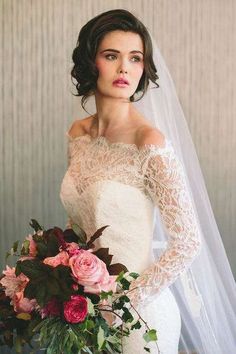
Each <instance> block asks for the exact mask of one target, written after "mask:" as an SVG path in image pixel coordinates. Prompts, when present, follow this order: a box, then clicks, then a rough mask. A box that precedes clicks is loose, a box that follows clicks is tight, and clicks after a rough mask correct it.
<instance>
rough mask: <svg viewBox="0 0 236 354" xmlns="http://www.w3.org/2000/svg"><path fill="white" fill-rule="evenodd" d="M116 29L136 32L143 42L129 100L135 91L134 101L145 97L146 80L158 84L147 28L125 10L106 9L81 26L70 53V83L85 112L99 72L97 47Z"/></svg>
mask: <svg viewBox="0 0 236 354" xmlns="http://www.w3.org/2000/svg"><path fill="white" fill-rule="evenodd" d="M115 30H122V31H125V32H133V33H137V34H139V35H140V37H141V38H142V41H143V45H144V71H143V74H142V77H141V79H140V81H139V84H138V87H137V89H136V91H135V92H134V94H133V95H132V96H131V97H130V98H129V99H130V101H131V102H135V99H134V95H135V93H138V92H142V95H141V97H139V99H137V100H136V101H139V100H140V99H141V98H142V97H143V96H144V94H145V92H146V91H147V88H148V85H149V80H151V81H152V82H154V83H155V85H156V86H157V87H159V85H158V84H157V83H156V80H157V79H158V78H159V77H158V75H157V74H156V72H157V70H156V67H155V64H154V62H153V57H152V56H153V49H152V41H151V37H150V35H149V33H148V30H147V28H146V27H145V26H144V24H143V23H142V22H141V21H140V20H138V19H137V18H136V17H135V16H134V15H133V14H132V13H131V12H129V11H127V10H124V9H115V10H109V11H106V12H103V13H101V14H99V15H97V16H95V17H94V18H92V19H91V20H90V21H88V22H87V23H86V24H85V25H84V26H83V27H82V28H81V30H80V32H79V37H78V40H77V43H76V47H75V49H74V50H73V54H72V60H73V63H74V66H73V68H72V70H71V77H72V83H73V84H74V85H75V87H76V89H77V92H78V94H76V95H74V96H83V97H82V100H81V105H82V107H83V109H84V110H85V111H86V109H85V107H84V105H85V103H86V100H87V99H88V98H89V96H91V95H93V94H94V89H95V88H96V84H97V78H98V75H99V72H98V69H97V68H96V66H95V57H96V53H97V49H98V46H99V44H100V42H101V40H102V39H103V37H104V36H105V35H106V34H107V33H108V32H112V31H115ZM73 78H74V79H76V81H77V83H74V82H73Z"/></svg>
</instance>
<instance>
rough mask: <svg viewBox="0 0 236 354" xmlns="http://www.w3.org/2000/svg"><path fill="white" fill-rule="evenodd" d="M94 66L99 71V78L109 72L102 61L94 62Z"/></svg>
mask: <svg viewBox="0 0 236 354" xmlns="http://www.w3.org/2000/svg"><path fill="white" fill-rule="evenodd" d="M95 65H96V67H97V69H98V71H99V76H100V77H101V76H103V75H105V74H107V72H109V69H108V67H107V65H106V63H105V62H104V61H103V60H96V61H95Z"/></svg>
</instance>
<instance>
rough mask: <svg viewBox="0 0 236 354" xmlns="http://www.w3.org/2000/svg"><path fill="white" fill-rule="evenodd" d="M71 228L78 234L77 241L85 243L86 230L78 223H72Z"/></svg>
mask: <svg viewBox="0 0 236 354" xmlns="http://www.w3.org/2000/svg"><path fill="white" fill-rule="evenodd" d="M72 230H73V231H74V233H75V234H76V235H77V236H78V238H79V241H80V242H81V243H86V241H87V235H86V232H85V231H84V230H83V229H82V228H81V227H80V226H79V225H78V224H72Z"/></svg>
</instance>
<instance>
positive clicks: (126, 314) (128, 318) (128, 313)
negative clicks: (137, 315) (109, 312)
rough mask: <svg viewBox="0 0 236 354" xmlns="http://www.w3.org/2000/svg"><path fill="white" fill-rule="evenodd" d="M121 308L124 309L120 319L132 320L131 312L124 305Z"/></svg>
mask: <svg viewBox="0 0 236 354" xmlns="http://www.w3.org/2000/svg"><path fill="white" fill-rule="evenodd" d="M122 310H123V311H124V313H123V315H122V319H123V320H124V321H125V322H132V321H133V320H134V317H133V315H132V314H131V312H130V311H129V310H128V309H127V308H126V307H124V308H123V309H122Z"/></svg>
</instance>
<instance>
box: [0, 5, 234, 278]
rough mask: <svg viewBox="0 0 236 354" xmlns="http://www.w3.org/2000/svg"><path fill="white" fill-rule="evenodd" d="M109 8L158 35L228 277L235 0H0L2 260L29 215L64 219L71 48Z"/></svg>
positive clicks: (73, 102)
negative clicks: (123, 10)
mask: <svg viewBox="0 0 236 354" xmlns="http://www.w3.org/2000/svg"><path fill="white" fill-rule="evenodd" d="M112 8H126V9H128V10H131V11H133V12H134V14H135V15H137V16H138V17H139V18H140V19H141V20H142V21H143V22H144V23H145V24H146V26H147V27H148V29H149V30H150V31H151V32H152V33H153V34H154V37H155V38H156V39H157V41H158V43H159V46H160V49H161V51H162V54H163V56H164V58H165V59H166V61H167V64H168V66H169V69H170V72H171V74H172V76H173V79H174V81H175V84H176V89H177V92H178V94H179V98H180V101H181V103H182V106H183V109H184V111H185V113H186V118H187V120H188V123H189V128H190V130H191V133H192V136H193V140H194V142H195V145H196V148H197V152H198V156H199V160H200V163H201V166H202V170H203V174H204V176H205V180H206V185H207V188H208V192H209V197H210V200H211V202H212V206H213V211H214V213H215V217H216V221H217V223H218V226H219V229H220V232H221V235H222V239H223V242H224V245H225V248H226V251H227V254H228V256H229V260H230V263H231V266H232V268H233V271H234V274H235V275H236V259H235V258H234V257H233V256H234V252H235V250H236V238H235V230H236V218H235V215H234V214H235V212H236V187H235V183H234V180H235V177H236V162H235V152H236V122H235V112H236V89H235V85H234V82H233V80H234V78H235V77H236V41H235V38H236V1H234V0H198V1H194V0H162V1H160V0H155V1H154V0H150V1H148V0H146V1H140V0H135V1H131V0H130V1H127V0H126V1H115V0H109V1H105V0H104V1H95V0H94V1H91V0H0V34H1V35H0V41H1V49H2V55H0V70H1V81H0V82H1V95H0V107H1V118H0V119H1V120H0V180H1V183H0V198H1V211H0V236H1V241H0V249H1V262H2V265H3V264H4V254H5V251H6V250H7V249H8V248H9V247H10V245H11V244H12V241H13V240H15V239H17V238H18V239H23V238H24V237H25V235H26V234H27V233H29V232H31V231H32V229H31V228H30V226H29V221H30V218H36V219H37V220H38V221H39V222H40V223H41V224H43V225H44V226H45V227H49V226H53V225H59V226H61V227H64V226H65V222H66V214H65V211H64V210H63V207H62V204H61V202H60V199H59V190H60V183H61V180H62V178H63V175H64V173H65V170H66V164H67V162H66V138H65V131H66V130H68V128H69V126H70V124H71V122H72V121H73V120H74V119H76V118H78V117H85V116H87V113H86V112H84V111H81V109H80V107H79V106H80V104H79V102H80V100H79V99H78V98H77V97H74V96H72V94H71V92H70V91H71V90H73V85H72V84H71V82H70V69H71V64H72V60H71V54H72V50H73V48H74V46H75V44H76V40H77V36H78V32H79V29H80V28H81V26H82V25H83V24H84V23H85V22H86V21H87V20H89V19H90V18H91V17H93V16H95V15H96V14H98V13H100V12H102V11H105V10H109V9H112ZM74 92H75V91H74Z"/></svg>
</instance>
